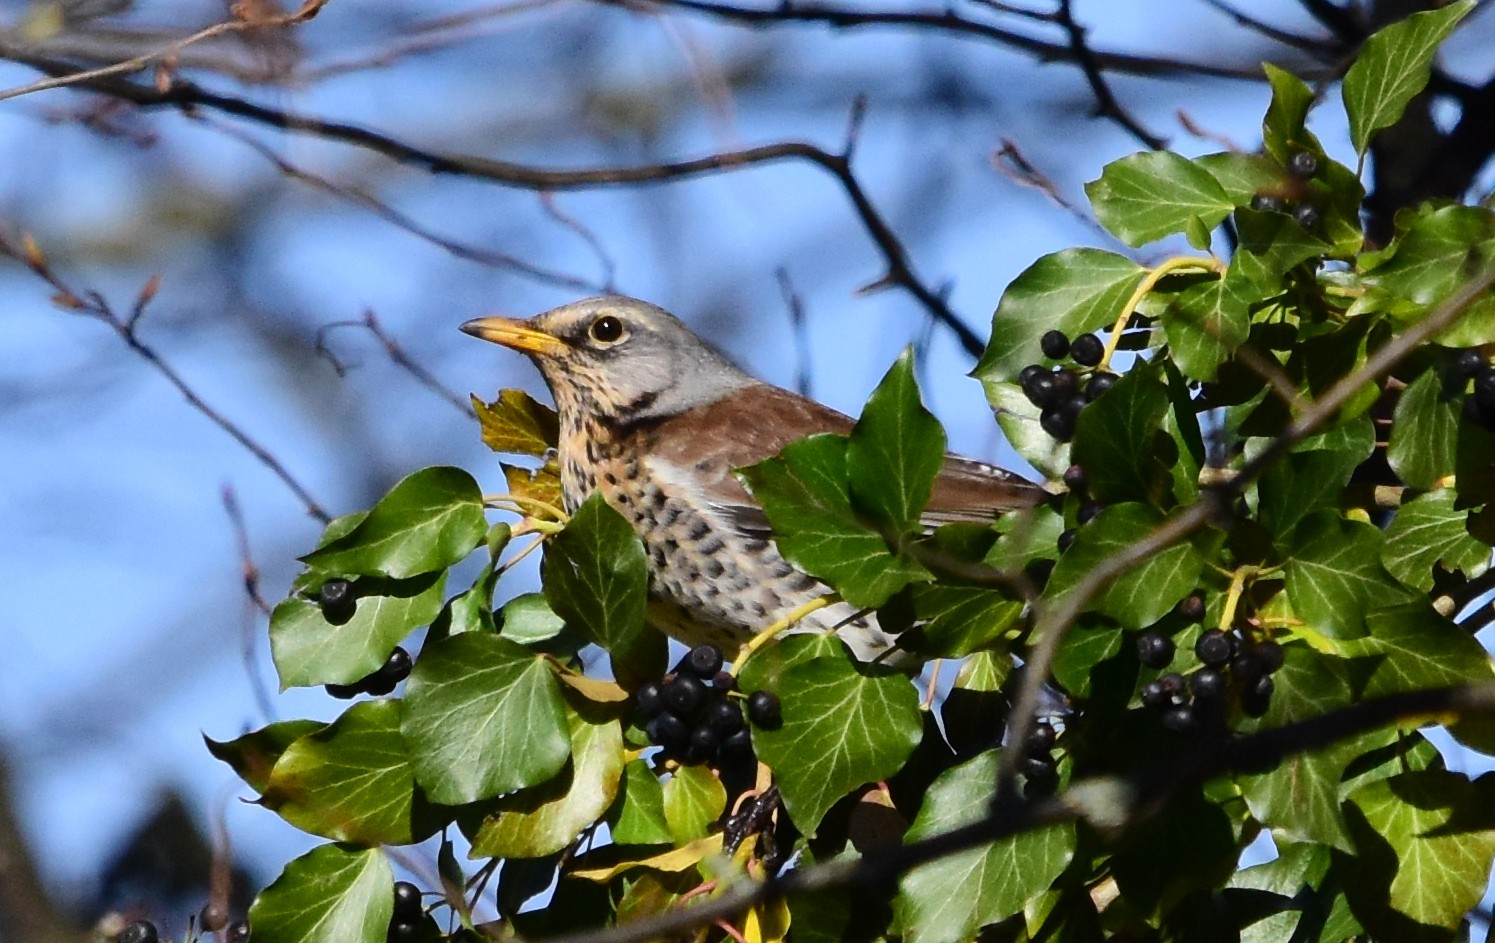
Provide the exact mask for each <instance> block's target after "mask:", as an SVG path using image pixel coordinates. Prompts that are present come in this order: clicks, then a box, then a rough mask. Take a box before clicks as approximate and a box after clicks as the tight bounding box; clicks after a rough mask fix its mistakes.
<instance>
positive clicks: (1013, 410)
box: [981, 380, 1069, 478]
mask: <svg viewBox="0 0 1495 943" xmlns="http://www.w3.org/2000/svg"><path fill="white" fill-rule="evenodd" d="M981 385H982V387H983V388H984V389H985V390H986V401H987V402H988V403H990V404H991V408H992V412H993V413H995V414H996V417H997V425H998V426H1001V428H1002V434H1003V435H1005V436H1006V437H1007V442H1008V444H1010V445H1011V446H1012V450H1013V451H1014V452H1016V453H1017V454H1018V455H1020V456H1022V458H1023V461H1025V462H1027V463H1028V464H1029V465H1032V466H1033V467H1034V468H1036V469H1038V470H1039V471H1041V472H1043V474H1044V475H1045V476H1046V477H1048V478H1058V477H1059V476H1060V475H1062V474H1064V469H1066V468H1068V467H1069V443H1067V442H1057V441H1055V440H1054V437H1053V436H1051V435H1049V434H1048V433H1047V432H1044V431H1043V427H1042V426H1040V425H1039V424H1038V417H1039V410H1038V407H1037V406H1034V405H1033V404H1032V403H1030V402H1028V397H1027V396H1025V395H1024V394H1023V391H1022V389H1021V388H1020V387H1019V386H1018V385H1017V384H1016V383H1008V382H1006V381H999V380H985V381H983V382H982V384H981Z"/></svg>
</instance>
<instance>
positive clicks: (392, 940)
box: [384, 881, 424, 943]
mask: <svg viewBox="0 0 1495 943" xmlns="http://www.w3.org/2000/svg"><path fill="white" fill-rule="evenodd" d="M422 916H424V914H423V912H422V911H421V906H420V888H418V887H416V886H415V885H414V884H411V883H410V882H409V881H396V882H395V908H394V913H393V914H391V915H390V918H389V930H388V931H387V932H386V933H385V936H384V938H385V939H386V940H388V941H389V943H408V941H410V940H413V939H415V935H416V931H417V930H418V929H419V928H420V921H421V917H422Z"/></svg>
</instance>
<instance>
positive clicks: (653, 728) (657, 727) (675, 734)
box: [644, 711, 690, 748]
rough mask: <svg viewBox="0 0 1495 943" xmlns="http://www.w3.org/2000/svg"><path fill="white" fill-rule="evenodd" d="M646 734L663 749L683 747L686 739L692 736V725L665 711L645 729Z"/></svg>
mask: <svg viewBox="0 0 1495 943" xmlns="http://www.w3.org/2000/svg"><path fill="white" fill-rule="evenodd" d="M644 732H645V733H647V734H648V735H649V739H650V740H651V741H653V742H654V743H657V744H659V745H660V746H662V747H669V748H674V747H682V746H684V745H685V740H686V738H687V737H689V736H690V725H689V724H687V723H686V722H685V721H683V720H681V719H680V718H679V717H678V716H676V715H675V714H671V713H670V712H669V711H665V712H664V713H663V714H660V715H659V716H658V717H656V718H654V719H653V720H651V721H649V723H648V725H647V726H646V727H644Z"/></svg>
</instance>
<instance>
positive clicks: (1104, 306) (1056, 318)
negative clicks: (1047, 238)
mask: <svg viewBox="0 0 1495 943" xmlns="http://www.w3.org/2000/svg"><path fill="white" fill-rule="evenodd" d="M1144 274H1145V273H1144V270H1143V268H1142V266H1140V265H1138V264H1137V263H1136V262H1133V261H1132V260H1131V259H1128V258H1127V257H1125V256H1122V255H1117V254H1116V253H1114V252H1104V251H1102V250H1100V249H1065V250H1064V251H1062V252H1054V253H1051V254H1049V255H1046V256H1044V257H1043V258H1041V259H1039V260H1038V261H1037V262H1034V263H1033V264H1032V265H1030V266H1028V268H1027V269H1026V270H1024V271H1023V273H1022V274H1021V275H1019V276H1018V277H1017V278H1016V279H1014V280H1013V282H1012V284H1010V285H1008V286H1007V291H1006V292H1004V293H1003V294H1002V301H1001V303H1000V304H998V305H997V310H996V313H994V314H993V315H992V321H991V340H990V342H988V343H987V345H986V352H985V353H983V354H982V355H981V362H980V363H978V364H976V369H974V370H972V371H971V376H973V377H976V378H977V379H979V380H1011V379H1015V378H1016V377H1017V375H1018V373H1019V372H1021V371H1022V369H1023V367H1025V366H1027V365H1028V364H1030V363H1035V362H1037V361H1039V360H1041V359H1042V354H1041V352H1040V351H1039V349H1038V339H1039V338H1040V337H1042V336H1043V334H1044V332H1046V331H1049V330H1052V329H1058V330H1061V331H1063V332H1064V333H1065V334H1067V335H1069V336H1070V337H1074V336H1076V335H1079V334H1084V333H1086V332H1089V331H1094V330H1096V329H1097V328H1102V327H1107V326H1109V325H1111V324H1113V323H1114V322H1115V321H1116V319H1117V318H1118V317H1120V316H1121V309H1122V307H1123V306H1124V305H1125V304H1126V302H1127V299H1129V298H1130V297H1131V296H1132V293H1133V292H1134V291H1136V289H1137V286H1138V285H1139V284H1140V283H1141V281H1142V276H1143V275H1144Z"/></svg>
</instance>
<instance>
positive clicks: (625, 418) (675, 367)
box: [462, 295, 755, 423]
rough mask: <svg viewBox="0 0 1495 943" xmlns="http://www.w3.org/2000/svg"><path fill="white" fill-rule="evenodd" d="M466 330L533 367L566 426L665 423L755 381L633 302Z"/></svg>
mask: <svg viewBox="0 0 1495 943" xmlns="http://www.w3.org/2000/svg"><path fill="white" fill-rule="evenodd" d="M462 330H463V331H464V332H466V333H468V334H471V335H472V336H474V337H479V338H482V339H483V340H486V341H492V342H493V343H495V344H502V345H503V346H505V347H510V348H512V349H514V350H517V351H520V352H521V353H523V354H525V355H526V356H528V357H529V358H530V359H531V360H533V361H534V362H535V365H536V366H538V367H539V368H540V373H541V374H542V375H543V376H544V377H545V383H546V385H547V386H549V387H550V391H551V393H552V394H553V395H554V396H555V403H556V408H557V409H558V410H560V412H561V416H562V420H563V421H565V420H566V419H568V418H579V417H580V416H583V415H589V416H592V417H593V418H596V419H598V420H600V421H603V422H608V423H633V422H638V421H642V420H648V419H653V418H665V417H668V416H672V415H675V414H677V413H681V412H684V411H686V410H688V409H691V408H693V407H696V406H703V405H706V404H708V403H713V402H715V401H716V400H718V399H720V398H721V397H723V396H726V395H727V394H729V393H731V392H733V391H735V390H738V389H741V388H742V387H744V386H748V385H750V384H752V383H753V382H755V381H754V380H753V379H752V378H751V377H749V376H748V375H747V374H745V373H743V372H742V371H741V370H739V369H738V368H737V367H736V366H734V365H733V364H732V362H731V361H729V360H727V358H725V357H723V356H722V355H721V354H719V353H717V352H716V350H714V349H713V348H712V347H711V346H710V345H708V344H707V343H706V342H705V341H702V340H701V339H700V338H699V337H697V336H696V335H695V334H693V333H691V330H690V328H688V327H686V326H685V325H684V324H682V323H681V322H680V319H678V318H676V317H675V316H674V315H672V314H670V313H669V312H668V311H665V310H664V309H663V308H659V307H656V306H655V305H651V304H649V303H648V302H645V301H639V300H637V299H634V298H624V297H621V296H616V295H608V296H603V297H600V298H588V299H586V300H584V301H578V302H575V303H573V304H569V305H563V306H562V307H559V308H554V309H552V310H550V311H546V312H545V313H544V314H538V315H535V316H534V317H533V318H530V319H529V320H527V321H518V320H513V319H510V318H501V317H488V318H478V319H476V320H473V321H468V322H467V323H466V324H463V325H462Z"/></svg>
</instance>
